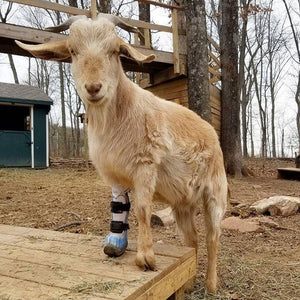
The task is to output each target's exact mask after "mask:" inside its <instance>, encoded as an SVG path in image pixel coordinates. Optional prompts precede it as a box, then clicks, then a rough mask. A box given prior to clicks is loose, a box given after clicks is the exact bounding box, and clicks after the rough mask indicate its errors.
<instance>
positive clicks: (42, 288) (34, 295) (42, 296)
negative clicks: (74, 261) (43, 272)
mask: <svg viewBox="0 0 300 300" xmlns="http://www.w3.org/2000/svg"><path fill="white" fill-rule="evenodd" d="M67 293H68V291H66V290H65V289H59V288H57V287H51V286H48V285H44V284H40V283H37V282H32V281H27V280H21V279H17V278H10V277H7V276H1V275H0V299H1V300H2V299H3V300H6V299H7V300H8V299H9V300H20V299H22V300H33V299H39V300H49V299H68V298H66V297H65V295H66V294H67ZM49 295H51V298H50V296H49ZM69 299H70V298H69ZM71 299H72V300H81V299H82V300H85V299H91V298H90V295H84V294H82V295H80V297H78V296H76V295H71ZM102 299H103V300H105V299H109V298H102Z"/></svg>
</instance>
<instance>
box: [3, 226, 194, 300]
mask: <svg viewBox="0 0 300 300" xmlns="http://www.w3.org/2000/svg"><path fill="white" fill-rule="evenodd" d="M103 243H104V239H103V238H102V237H97V236H91V235H80V234H72V233H62V232H55V231H49V230H41V229H32V228H24V227H15V226H9V225H0V299H10V300H14V299H22V300H26V299H31V300H32V299H80V300H82V299H128V300H129V299H132V300H138V299H139V300H142V299H143V300H144V299H153V300H159V299H167V298H168V297H169V296H171V295H173V294H175V295H181V296H180V297H177V296H176V298H175V299H183V298H182V295H183V293H182V287H183V285H184V284H185V283H186V282H187V281H189V280H190V279H191V278H193V277H194V276H195V274H196V255H195V251H194V249H191V248H185V247H175V246H171V245H161V244H160V245H158V244H157V245H155V247H154V249H155V253H156V258H157V267H158V270H157V271H155V272H152V271H148V272H144V271H142V270H140V269H139V268H138V267H137V266H136V265H135V263H134V260H135V255H136V243H135V242H129V248H128V251H126V253H125V254H124V255H123V256H122V257H119V258H108V257H107V256H106V255H105V254H104V253H103V251H102V249H103Z"/></svg>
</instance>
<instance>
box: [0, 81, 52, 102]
mask: <svg viewBox="0 0 300 300" xmlns="http://www.w3.org/2000/svg"><path fill="white" fill-rule="evenodd" d="M0 99H2V100H4V101H5V100H6V101H7V100H9V99H14V100H18V101H17V102H21V101H23V100H25V101H26V102H31V103H37V104H48V105H49V104H53V101H52V99H51V98H50V97H49V96H48V95H47V94H45V93H44V92H43V91H41V90H40V89H39V88H37V87H34V86H30V85H21V84H13V83H4V82H0Z"/></svg>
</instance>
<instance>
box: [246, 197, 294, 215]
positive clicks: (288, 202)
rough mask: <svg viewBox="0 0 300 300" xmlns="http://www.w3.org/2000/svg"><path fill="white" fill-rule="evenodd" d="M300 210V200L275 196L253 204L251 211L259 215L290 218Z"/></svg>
mask: <svg viewBox="0 0 300 300" xmlns="http://www.w3.org/2000/svg"><path fill="white" fill-rule="evenodd" d="M299 208H300V198H298V197H290V196H273V197H269V198H264V199H262V200H260V201H257V202H255V203H253V204H252V205H251V206H250V209H251V210H253V211H255V212H256V213H258V214H264V213H266V212H269V213H270V214H271V215H272V216H275V215H279V216H285V217H286V216H290V215H292V214H295V213H297V211H298V209H299Z"/></svg>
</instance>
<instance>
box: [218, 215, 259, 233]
mask: <svg viewBox="0 0 300 300" xmlns="http://www.w3.org/2000/svg"><path fill="white" fill-rule="evenodd" d="M221 227H222V229H227V230H238V231H239V232H243V233H244V232H263V231H264V230H263V228H262V227H261V226H260V225H259V221H258V219H257V218H253V219H247V220H246V219H240V218H238V217H228V218H226V219H224V220H223V221H222V224H221Z"/></svg>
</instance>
